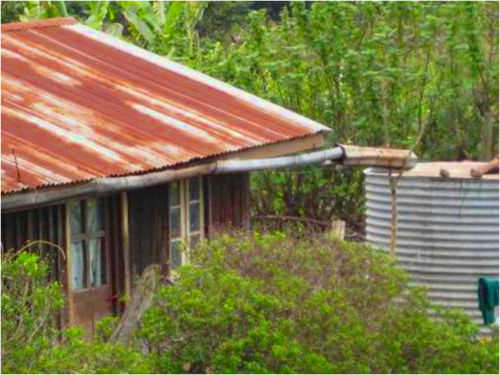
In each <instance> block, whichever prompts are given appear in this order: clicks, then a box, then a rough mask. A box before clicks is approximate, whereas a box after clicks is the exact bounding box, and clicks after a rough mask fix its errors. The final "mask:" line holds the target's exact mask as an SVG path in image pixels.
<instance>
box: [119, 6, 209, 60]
mask: <svg viewBox="0 0 500 375" xmlns="http://www.w3.org/2000/svg"><path fill="white" fill-rule="evenodd" d="M118 4H119V5H120V7H121V9H122V10H123V15H124V16H125V18H126V19H127V20H128V21H129V23H130V26H131V29H132V32H133V33H134V34H135V37H136V38H138V39H143V40H144V41H146V44H150V45H153V44H155V43H157V42H167V43H168V42H169V41H171V40H172V39H173V38H174V36H176V35H178V32H179V31H180V30H182V31H185V32H186V33H187V37H188V40H189V46H190V51H192V49H193V46H194V44H195V43H196V41H197V39H198V38H197V33H196V30H195V29H196V25H197V23H198V22H199V21H200V20H201V19H202V18H203V12H204V10H205V8H206V6H207V5H208V2H207V1H170V2H164V1H152V2H149V1H119V2H118Z"/></svg>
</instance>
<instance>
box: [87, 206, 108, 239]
mask: <svg viewBox="0 0 500 375" xmlns="http://www.w3.org/2000/svg"><path fill="white" fill-rule="evenodd" d="M103 216H104V210H103V204H102V199H89V200H88V201H87V230H88V232H90V233H94V232H98V231H101V230H103V229H104V217H103Z"/></svg>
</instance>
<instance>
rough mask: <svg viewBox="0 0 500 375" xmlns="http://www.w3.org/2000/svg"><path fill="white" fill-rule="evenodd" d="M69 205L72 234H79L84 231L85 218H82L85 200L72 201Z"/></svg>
mask: <svg viewBox="0 0 500 375" xmlns="http://www.w3.org/2000/svg"><path fill="white" fill-rule="evenodd" d="M68 205H69V216H70V225H71V234H72V235H75V234H79V233H83V231H84V228H83V219H82V214H83V210H82V206H83V201H70V202H69V203H68Z"/></svg>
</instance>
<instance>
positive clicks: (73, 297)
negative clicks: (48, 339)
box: [64, 195, 115, 329]
mask: <svg viewBox="0 0 500 375" xmlns="http://www.w3.org/2000/svg"><path fill="white" fill-rule="evenodd" d="M89 199H102V200H103V201H102V203H103V205H104V207H103V210H104V214H103V218H102V219H103V229H102V232H104V236H103V238H104V241H103V242H104V248H103V250H104V252H105V259H106V282H107V283H106V284H105V285H103V286H98V287H93V288H92V287H88V288H83V289H79V290H77V291H73V289H72V280H73V263H72V261H73V259H72V258H73V247H72V243H73V236H72V233H71V212H70V204H71V202H75V201H77V202H80V201H86V200H89ZM105 199H106V197H97V196H88V195H86V196H82V197H77V198H73V199H70V200H68V201H66V202H65V204H64V211H65V215H66V220H65V225H66V231H65V232H66V249H67V250H66V275H67V276H66V277H67V279H66V281H67V282H66V285H67V290H66V297H67V300H68V306H67V310H68V316H69V325H70V326H74V325H75V322H76V314H75V305H76V303H77V302H83V301H78V299H79V298H81V299H82V300H85V299H86V296H85V294H90V293H95V294H96V297H98V298H100V297H104V298H106V297H105V295H106V294H108V293H109V297H111V296H112V293H113V280H114V277H113V276H114V275H113V274H112V272H113V267H112V266H111V246H110V233H109V223H107V221H106V218H107V217H108V215H107V213H106V209H107V204H106V203H105V202H104V200H105ZM84 225H86V223H85V224H84ZM90 238H91V236H89V235H86V234H85V235H83V236H82V239H83V240H84V241H86V242H88V240H89V239H90ZM98 238H99V237H98ZM101 238H102V237H101ZM87 246H88V244H87ZM106 289H107V290H106ZM78 297H79V298H78ZM89 300H90V298H89ZM110 303H112V301H110ZM111 313H112V314H114V313H115V311H114V308H112V309H111ZM92 314H93V315H94V313H93V312H92ZM92 326H93V329H95V327H94V320H93V321H92Z"/></svg>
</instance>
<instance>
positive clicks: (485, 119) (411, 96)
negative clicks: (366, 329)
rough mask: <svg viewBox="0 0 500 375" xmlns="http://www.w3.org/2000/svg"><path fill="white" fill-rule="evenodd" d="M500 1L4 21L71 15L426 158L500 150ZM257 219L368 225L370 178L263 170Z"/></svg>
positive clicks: (87, 11)
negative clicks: (337, 219) (367, 182)
mask: <svg viewBox="0 0 500 375" xmlns="http://www.w3.org/2000/svg"><path fill="white" fill-rule="evenodd" d="M498 7H499V4H498V2H482V1H478V2H411V1H410V2H342V1H340V2H271V1H269V2H267V1H264V2H204V1H199V2H182V1H179V2H159V1H149V2H148V1H146V2H139V1H116V2H97V3H94V2H85V1H71V2H62V1H45V2H37V1H25V2H2V23H5V22H12V21H16V20H19V19H21V20H29V19H36V18H52V17H58V16H61V15H71V16H74V17H76V18H77V19H79V20H80V21H82V22H84V23H86V24H87V25H89V26H90V27H94V28H96V29H100V30H103V31H105V32H108V33H111V34H113V35H116V36H118V37H121V38H125V39H127V40H129V41H131V42H133V43H135V44H137V45H139V46H142V47H144V48H147V49H149V50H152V51H154V52H155V53H157V54H160V55H163V56H167V57H169V58H172V59H174V60H177V61H180V62H182V63H184V64H187V65H189V66H191V67H193V68H195V69H198V70H201V71H203V72H205V73H207V74H209V75H211V76H214V77H217V78H220V79H222V80H224V81H226V82H228V83H230V84H233V85H236V86H238V87H240V88H242V89H244V90H247V91H249V92H252V93H255V94H256V95H258V96H261V97H263V98H265V99H268V100H271V101H273V102H275V103H277V104H280V105H282V106H285V107H287V108H289V109H291V110H293V111H296V112H299V113H301V114H304V115H306V116H308V117H310V118H312V119H315V120H317V121H319V122H321V123H323V124H325V125H327V126H329V127H331V128H332V129H333V133H332V135H331V138H330V139H329V140H328V143H329V146H331V145H333V144H334V143H335V142H339V143H346V144H358V145H371V146H381V145H384V146H393V147H410V146H412V145H413V144H414V143H415V140H416V139H417V137H418V135H419V134H420V133H422V134H423V137H422V140H421V142H420V143H419V144H418V145H417V147H416V152H417V154H418V155H419V156H420V158H421V160H464V159H471V160H488V159H489V158H490V157H491V156H492V155H493V154H496V153H498V113H499V110H498V99H499V98H498V66H499V64H498V45H499V40H498V35H499V33H498V20H499V18H498ZM252 183H253V186H254V189H253V191H254V194H253V202H254V204H253V209H254V212H255V213H256V214H278V215H291V216H306V217H310V218H316V219H323V220H330V219H333V218H335V217H340V218H342V219H344V220H347V221H348V223H349V224H350V226H351V227H357V228H358V229H359V223H360V222H362V220H361V219H362V215H363V204H362V203H363V189H362V173H361V171H359V170H355V169H342V168H329V169H321V168H319V167H315V168H307V169H304V170H301V171H288V172H266V173H259V174H255V175H254V176H253V179H252Z"/></svg>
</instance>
